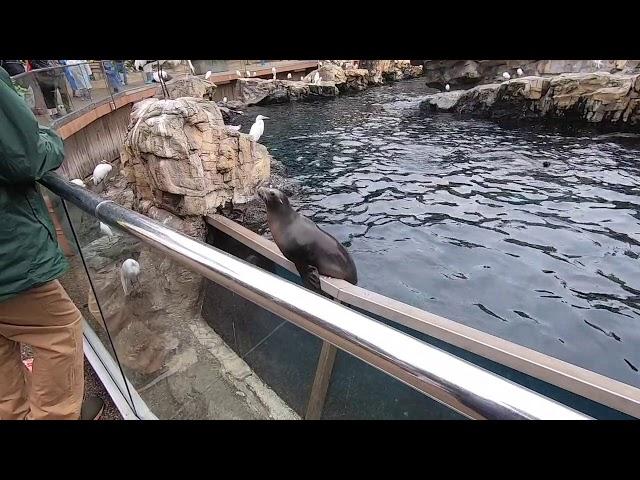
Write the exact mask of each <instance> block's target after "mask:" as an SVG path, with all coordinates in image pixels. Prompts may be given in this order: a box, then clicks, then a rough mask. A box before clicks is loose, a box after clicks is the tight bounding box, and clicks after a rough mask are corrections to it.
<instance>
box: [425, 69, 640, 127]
mask: <svg viewBox="0 0 640 480" xmlns="http://www.w3.org/2000/svg"><path fill="white" fill-rule="evenodd" d="M421 108H423V109H426V110H430V111H450V112H455V113H458V114H472V115H478V116H484V117H489V118H495V119H549V120H553V119H560V118H565V119H566V118H570V119H573V120H578V121H583V122H586V123H593V124H601V125H608V126H615V127H620V128H627V127H628V128H631V129H633V130H640V74H636V75H621V74H615V75H612V74H609V73H600V72H599V73H567V74H562V75H557V76H555V77H551V78H546V77H539V76H530V77H523V78H517V79H513V80H509V81H506V82H503V83H500V84H489V85H481V86H478V87H474V88H472V89H470V90H466V91H453V92H446V93H439V94H435V95H431V96H429V97H428V98H427V99H426V100H424V101H423V102H422V103H421Z"/></svg>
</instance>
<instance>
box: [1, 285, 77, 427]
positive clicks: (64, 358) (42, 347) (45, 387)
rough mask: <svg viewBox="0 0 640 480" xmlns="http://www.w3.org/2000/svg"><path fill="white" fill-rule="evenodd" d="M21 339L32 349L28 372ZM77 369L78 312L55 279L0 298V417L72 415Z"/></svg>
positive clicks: (67, 417) (64, 417)
mask: <svg viewBox="0 0 640 480" xmlns="http://www.w3.org/2000/svg"><path fill="white" fill-rule="evenodd" d="M21 343H24V344H27V345H30V346H31V347H32V349H33V352H34V359H33V366H32V373H29V371H28V370H27V368H26V367H25V366H24V364H23V363H22V360H21V357H20V344H21ZM83 369H84V358H83V349H82V314H81V313H80V311H79V310H78V309H77V308H76V306H75V305H74V304H73V302H72V301H71V299H70V298H69V296H68V295H67V292H65V290H64V288H62V285H60V282H58V281H57V280H55V281H53V282H49V283H47V284H45V285H42V286H40V287H37V288H33V289H31V290H28V291H26V292H23V293H21V294H20V295H18V296H16V297H13V298H10V299H9V300H6V301H4V302H0V419H2V420H10V419H48V420H56V419H60V420H77V419H78V418H80V408H81V406H82V397H83V393H84V371H83Z"/></svg>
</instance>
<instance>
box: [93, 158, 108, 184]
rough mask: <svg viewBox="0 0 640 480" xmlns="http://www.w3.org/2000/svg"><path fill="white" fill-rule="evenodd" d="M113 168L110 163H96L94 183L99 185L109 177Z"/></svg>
mask: <svg viewBox="0 0 640 480" xmlns="http://www.w3.org/2000/svg"><path fill="white" fill-rule="evenodd" d="M112 168H113V167H112V166H111V165H109V164H108V163H99V164H98V165H96V168H94V169H93V184H94V185H98V184H99V183H100V182H101V181H102V180H104V179H105V178H107V175H109V172H110V171H111V169H112Z"/></svg>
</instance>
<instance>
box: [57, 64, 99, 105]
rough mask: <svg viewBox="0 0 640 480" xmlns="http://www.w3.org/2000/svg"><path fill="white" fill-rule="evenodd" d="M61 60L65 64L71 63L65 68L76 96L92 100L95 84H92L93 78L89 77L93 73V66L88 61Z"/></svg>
mask: <svg viewBox="0 0 640 480" xmlns="http://www.w3.org/2000/svg"><path fill="white" fill-rule="evenodd" d="M60 62H61V63H63V64H65V65H69V68H65V69H64V70H65V74H66V75H67V79H68V80H69V84H70V85H71V88H73V90H74V96H78V97H82V98H84V99H85V100H91V89H92V88H93V85H91V79H90V77H89V76H90V75H91V68H90V67H89V64H88V63H87V61H86V60H60ZM78 64H81V65H78ZM72 65H75V66H72ZM69 77H71V78H69ZM74 85H75V86H74Z"/></svg>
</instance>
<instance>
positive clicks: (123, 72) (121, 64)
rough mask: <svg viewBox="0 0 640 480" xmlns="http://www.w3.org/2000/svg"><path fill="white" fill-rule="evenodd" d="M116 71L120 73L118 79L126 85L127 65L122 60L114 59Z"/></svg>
mask: <svg viewBox="0 0 640 480" xmlns="http://www.w3.org/2000/svg"><path fill="white" fill-rule="evenodd" d="M114 62H115V66H116V71H117V72H118V73H119V74H120V79H121V80H122V84H123V85H127V67H126V66H125V64H124V60H114Z"/></svg>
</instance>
